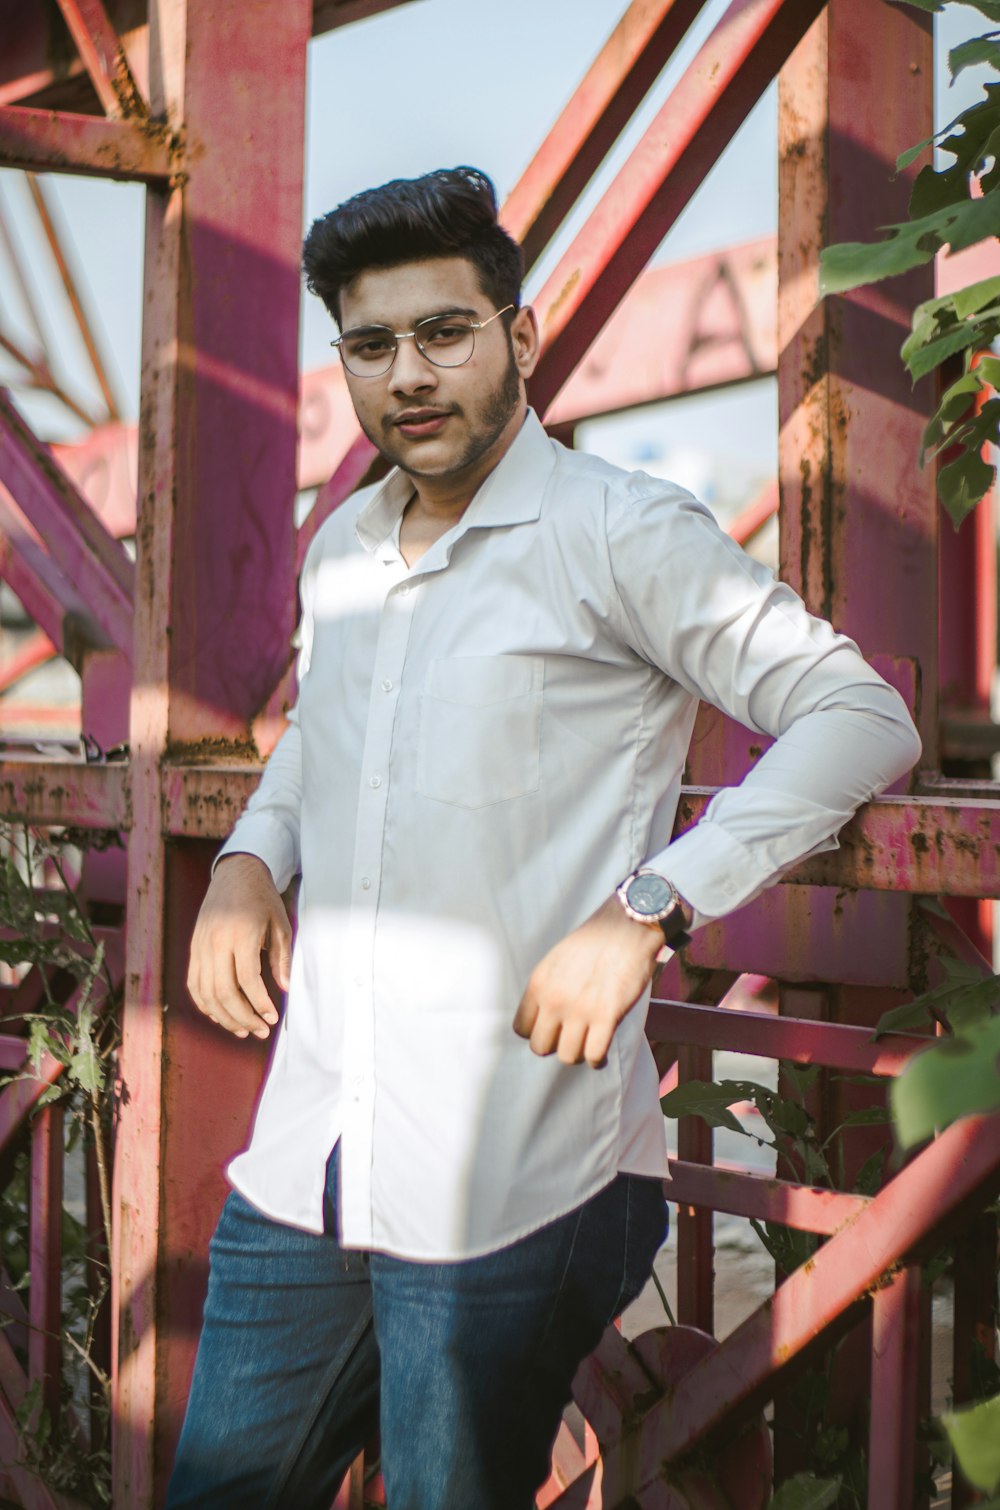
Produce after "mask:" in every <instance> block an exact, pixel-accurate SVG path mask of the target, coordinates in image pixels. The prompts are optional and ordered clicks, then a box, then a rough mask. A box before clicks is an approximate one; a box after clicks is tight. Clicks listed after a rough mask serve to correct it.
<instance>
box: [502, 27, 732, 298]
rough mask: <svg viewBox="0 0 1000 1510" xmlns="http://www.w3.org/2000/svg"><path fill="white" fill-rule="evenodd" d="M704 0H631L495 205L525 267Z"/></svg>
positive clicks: (541, 247) (555, 226) (576, 195)
mask: <svg viewBox="0 0 1000 1510" xmlns="http://www.w3.org/2000/svg"><path fill="white" fill-rule="evenodd" d="M704 4H705V0H632V4H631V5H629V7H628V9H627V10H626V11H625V14H624V15H623V16H622V18H621V20H620V21H619V22H618V24H617V26H616V27H615V29H614V31H613V32H612V33H611V35H610V37H609V38H608V40H607V42H605V44H604V46H603V47H602V48H601V51H600V52H599V53H598V55H597V57H596V58H595V59H594V61H593V63H592V64H591V66H590V68H589V69H588V70H587V72H586V74H585V75H584V77H583V79H582V80H581V82H580V83H579V84H578V85H577V87H576V89H575V90H574V92H573V96H572V98H571V99H570V101H569V103H568V104H567V105H566V107H565V109H564V110H563V111H562V113H561V114H560V116H559V118H558V120H557V121H556V123H555V125H554V126H553V127H552V129H551V131H550V132H549V133H548V136H547V137H546V138H545V141H544V142H543V143H542V145H541V146H540V147H539V149H538V151H537V152H536V153H535V155H534V156H533V158H532V159H531V162H530V163H529V164H528V166H527V168H526V169H525V171H524V173H523V174H522V175H521V177H520V179H519V180H518V182H517V184H516V185H515V187H514V189H513V191H512V192H511V195H510V198H509V199H508V200H507V202H506V204H505V205H504V207H503V215H502V220H503V223H504V225H505V226H506V228H507V230H508V231H510V233H511V235H512V236H513V237H514V239H515V240H516V241H519V242H520V243H521V245H522V246H523V247H524V256H525V264H526V266H527V267H529V268H530V267H531V266H532V265H533V264H534V263H535V262H536V261H537V260H538V258H539V256H540V255H541V253H542V251H543V250H544V249H545V247H546V245H547V244H548V242H549V240H550V239H551V237H552V236H553V234H554V233H555V231H556V230H557V229H558V228H559V226H560V225H561V224H562V222H563V220H564V219H565V218H566V215H567V214H568V213H569V211H570V209H571V208H572V206H573V205H574V203H575V202H576V200H577V199H578V198H579V196H580V193H581V192H582V190H583V189H584V188H585V186H586V184H587V182H588V180H589V179H590V178H591V176H592V175H593V173H594V172H595V170H596V169H597V168H598V167H599V165H600V163H601V161H602V160H603V158H604V157H605V156H606V154H607V152H608V150H609V149H610V148H611V147H612V146H613V145H614V143H615V142H616V141H617V139H618V137H619V135H620V134H621V132H622V130H623V128H624V127H625V126H626V125H627V124H628V122H629V120H630V119H631V117H632V114H633V112H634V110H635V108H636V106H637V105H638V104H639V102H640V101H641V100H642V98H643V96H644V95H645V94H646V92H647V91H648V89H649V87H650V85H651V84H652V83H653V81H654V80H655V78H656V76H657V74H658V73H659V72H660V70H661V69H662V68H664V67H665V66H666V64H667V62H668V61H669V60H670V58H671V57H672V55H673V53H674V51H675V49H676V47H677V45H678V43H679V42H680V41H681V39H682V38H683V36H684V33H685V32H686V31H687V29H688V27H689V26H690V25H691V24H692V22H693V21H695V20H696V19H697V17H698V15H699V13H700V12H701V11H702V10H703V9H704Z"/></svg>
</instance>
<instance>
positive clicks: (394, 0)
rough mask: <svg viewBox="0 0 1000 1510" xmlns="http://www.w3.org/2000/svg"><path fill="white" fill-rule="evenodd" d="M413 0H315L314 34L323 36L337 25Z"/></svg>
mask: <svg viewBox="0 0 1000 1510" xmlns="http://www.w3.org/2000/svg"><path fill="white" fill-rule="evenodd" d="M410 3H411V0H313V20H312V34H313V36H314V37H318V36H321V35H322V33H323V32H326V31H333V30H334V28H335V27H339V26H350V24H351V22H352V21H367V20H368V18H369V16H380V15H381V14H382V12H383V11H387V10H397V9H398V8H399V6H401V5H409V4H410Z"/></svg>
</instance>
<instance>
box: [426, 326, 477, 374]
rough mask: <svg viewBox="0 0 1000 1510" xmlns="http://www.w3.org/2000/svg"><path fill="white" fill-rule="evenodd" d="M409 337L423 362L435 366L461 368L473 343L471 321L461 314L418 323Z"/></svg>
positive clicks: (474, 339) (473, 334) (473, 336)
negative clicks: (413, 337)
mask: <svg viewBox="0 0 1000 1510" xmlns="http://www.w3.org/2000/svg"><path fill="white" fill-rule="evenodd" d="M413 334H414V336H415V337H416V341H417V345H418V346H419V347H420V350H421V351H422V352H423V354H424V356H425V357H426V358H427V360H428V361H429V362H434V363H435V365H436V366H438V367H461V365H462V363H463V362H467V361H468V360H469V358H470V357H471V355H472V349H473V347H474V346H475V343H476V332H475V331H474V330H473V328H472V321H471V320H469V319H467V318H466V316H465V315H433V316H432V317H431V318H430V319H429V320H421V321H420V323H419V325H417V326H416V328H415V330H414V332H413Z"/></svg>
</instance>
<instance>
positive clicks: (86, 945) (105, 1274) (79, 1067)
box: [0, 822, 118, 1505]
mask: <svg viewBox="0 0 1000 1510" xmlns="http://www.w3.org/2000/svg"><path fill="white" fill-rule="evenodd" d="M79 841H80V835H79V834H77V833H73V834H72V835H68V834H56V835H43V834H40V833H38V832H35V831H33V830H31V829H29V828H26V827H25V828H16V827H14V826H12V825H10V824H7V823H3V822H0V926H2V928H3V933H2V936H0V960H2V962H3V963H4V964H6V965H7V966H8V967H10V969H11V970H12V971H13V972H14V974H15V977H20V976H22V975H23V974H25V973H26V972H27V971H28V970H29V969H32V968H34V969H36V971H37V976H36V978H37V980H38V982H39V985H40V992H41V1001H40V1002H39V1003H38V1005H36V1006H35V1007H34V1008H33V1010H31V1011H29V1012H26V1013H24V1014H23V1016H22V1018H21V1019H20V1023H21V1026H22V1029H23V1034H24V1039H25V1049H26V1060H25V1065H24V1067H23V1068H22V1069H21V1070H20V1071H18V1072H17V1073H14V1074H9V1075H6V1076H3V1077H2V1078H0V1089H2V1088H3V1087H5V1086H9V1085H10V1084H11V1083H12V1082H14V1081H17V1080H29V1081H30V1080H36V1081H37V1079H38V1078H39V1076H41V1077H42V1078H43V1079H44V1080H46V1081H48V1082H49V1083H47V1084H46V1085H45V1088H44V1089H43V1091H42V1092H41V1094H40V1096H39V1097H38V1098H37V1101H36V1108H40V1107H42V1106H46V1105H51V1104H52V1103H53V1102H55V1101H58V1102H59V1103H60V1104H61V1107H62V1109H63V1111H64V1119H63V1127H64V1132H65V1142H66V1148H67V1151H69V1152H70V1153H72V1152H73V1150H74V1149H76V1148H77V1147H78V1146H79V1145H80V1143H81V1140H85V1141H86V1142H87V1143H88V1144H89V1146H90V1147H91V1148H92V1149H93V1150H94V1154H95V1161H96V1166H97V1174H98V1184H99V1189H100V1207H101V1225H102V1228H103V1244H102V1246H103V1248H104V1253H105V1260H104V1262H103V1263H102V1262H100V1260H99V1259H98V1257H97V1256H96V1255H95V1254H94V1252H93V1251H92V1248H91V1244H90V1243H89V1242H88V1233H87V1231H86V1230H85V1228H84V1226H83V1224H82V1223H80V1222H79V1221H77V1220H76V1219H75V1218H74V1217H73V1216H72V1214H71V1213H70V1212H69V1211H67V1210H66V1209H65V1208H64V1209H63V1212H62V1274H61V1298H62V1329H61V1333H60V1340H61V1342H62V1344H63V1346H62V1353H63V1366H62V1372H61V1378H60V1380H59V1394H60V1400H61V1409H60V1418H59V1423H58V1424H57V1423H55V1422H54V1421H53V1420H52V1418H51V1416H50V1414H49V1412H48V1410H47V1409H46V1408H45V1406H44V1404H43V1401H42V1398H41V1391H40V1388H39V1387H35V1386H32V1388H31V1389H29V1391H28V1392H27V1394H26V1396H25V1398H24V1399H23V1400H22V1402H21V1405H20V1407H19V1409H18V1411H17V1413H16V1419H17V1424H18V1429H19V1436H20V1440H21V1454H22V1458H23V1461H24V1462H25V1464H26V1465H27V1466H28V1467H29V1468H31V1469H32V1470H33V1471H34V1472H36V1473H37V1474H38V1475H39V1476H40V1477H41V1478H43V1479H44V1480H45V1482H46V1483H48V1484H49V1485H50V1486H51V1487H52V1488H54V1489H57V1490H62V1491H65V1492H68V1493H70V1494H72V1495H74V1496H76V1497H77V1498H78V1499H81V1500H84V1501H85V1502H87V1503H89V1504H94V1505H104V1504H108V1503H110V1452H109V1445H108V1441H107V1425H108V1422H109V1420H110V1399H109V1389H110V1381H109V1379H108V1377H107V1375H106V1374H105V1372H104V1370H103V1369H102V1368H101V1367H100V1365H99V1364H98V1363H97V1361H96V1359H95V1356H94V1352H95V1334H96V1327H97V1323H98V1319H99V1317H100V1314H101V1310H102V1305H103V1303H104V1300H105V1297H106V1295H107V1292H108V1289H109V1287H110V1271H109V1268H108V1264H107V1261H106V1258H107V1254H108V1253H109V1252H110V1228H111V1197H110V1179H109V1167H110V1160H109V1154H108V1142H109V1138H110V1129H111V1085H110V1081H111V1076H110V1064H111V1061H112V1059H113V1055H114V1052H115V1049H116V1047H117V1042H118V1024H117V1010H116V1008H117V1004H118V992H117V991H116V989H115V985H114V982H113V980H112V978H111V975H110V973H109V971H108V968H107V964H106V961H105V951H104V946H103V944H102V943H101V941H100V940H99V939H98V938H97V937H96V936H95V933H94V930H93V927H92V925H91V922H90V919H89V918H88V916H87V912H86V909H85V907H84V905H83V904H82V902H81V900H80V898H79V896H78V895H77V893H76V890H75V888H74V887H73V885H72V884H71V880H70V875H69V866H70V862H71V859H72V856H71V853H70V851H71V849H72V848H73V847H74V844H79ZM17 1023H18V1019H17V1018H15V1017H13V1016H7V1017H6V1018H5V1020H4V1026H5V1029H6V1030H7V1031H9V1030H10V1028H11V1027H16V1026H17ZM28 1214H29V1213H28V1157H27V1154H26V1152H24V1151H23V1150H22V1151H21V1152H20V1153H18V1154H17V1155H16V1156H15V1158H14V1160H13V1163H12V1165H11V1166H10V1169H9V1174H8V1178H7V1179H6V1183H5V1184H4V1186H3V1188H2V1190H0V1245H2V1253H3V1258H4V1264H5V1267H6V1269H7V1273H8V1275H9V1277H10V1280H11V1283H12V1285H13V1287H14V1289H15V1291H17V1290H22V1289H26V1288H28V1287H29V1286H30V1283H31V1273H30V1269H29V1244H28ZM95 1276H96V1279H95ZM0 1324H2V1325H5V1326H9V1318H7V1319H5V1320H3V1321H0ZM93 1383H96V1385H97V1404H96V1406H93V1420H94V1423H95V1426H96V1427H97V1433H96V1437H97V1445H96V1446H92V1445H91V1444H90V1443H88V1442H87V1441H86V1440H85V1434H84V1433H82V1432H81V1431H80V1430H78V1429H77V1428H76V1426H75V1422H74V1419H73V1414H74V1407H75V1406H79V1405H80V1404H81V1403H87V1402H88V1401H90V1403H91V1404H92V1405H93V1402H92V1401H91V1400H90V1397H91V1392H92V1384H93ZM102 1428H103V1429H102Z"/></svg>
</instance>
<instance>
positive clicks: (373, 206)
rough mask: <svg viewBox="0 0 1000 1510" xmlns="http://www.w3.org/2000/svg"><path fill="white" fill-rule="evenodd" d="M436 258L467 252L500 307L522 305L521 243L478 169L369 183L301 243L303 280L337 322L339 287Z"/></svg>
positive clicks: (444, 170) (316, 224)
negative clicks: (377, 270) (373, 272)
mask: <svg viewBox="0 0 1000 1510" xmlns="http://www.w3.org/2000/svg"><path fill="white" fill-rule="evenodd" d="M432 257H465V258H467V259H468V261H469V262H471V263H472V264H473V266H474V267H475V269H476V273H477V275H478V278H479V285H480V287H481V289H482V291H483V293H484V294H486V296H487V297H488V298H489V299H491V300H492V302H493V304H494V306H495V307H496V308H497V309H502V308H503V307H504V305H505V304H513V305H514V306H515V308H516V307H517V306H518V304H519V303H520V297H521V278H522V276H523V268H524V262H523V258H522V255H521V248H520V247H519V246H518V244H517V242H516V241H515V240H514V238H513V237H512V236H510V235H509V234H508V232H507V231H505V230H504V229H503V227H502V226H501V225H500V224H499V223H498V221H497V197H496V191H495V190H494V188H493V184H492V183H491V181H490V179H489V178H487V176H486V174H485V173H482V172H480V170H479V169H478V168H439V169H438V170H437V171H436V172H434V173H425V174H424V175H423V176H422V177H421V178H396V179H393V180H392V182H391V183H387V184H382V185H381V186H380V187H379V188H377V189H364V190H362V192H361V193H360V194H355V195H354V196H353V198H351V199H347V200H345V201H344V203H343V204H341V205H338V206H337V208H336V209H335V210H331V211H330V213H329V214H328V215H324V216H322V217H321V218H320V219H319V220H315V221H313V224H312V226H311V228H310V230H309V234H308V236H307V237H306V239H305V245H304V246H303V249H302V262H303V266H304V268H305V273H306V286H307V288H308V289H309V291H310V293H313V294H317V295H318V296H319V297H320V298H321V299H322V300H323V303H324V304H325V305H326V307H327V309H328V310H329V311H330V314H331V315H332V316H333V318H334V319H335V320H336V321H337V323H338V324H339V323H340V293H341V290H342V289H343V288H344V286H345V285H346V284H348V283H350V281H351V280H352V278H356V277H357V276H358V274H359V273H363V272H365V271H367V270H368V269H369V268H373V267H398V266H399V265H400V264H401V263H403V262H423V261H426V260H428V259H430V258H432Z"/></svg>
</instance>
